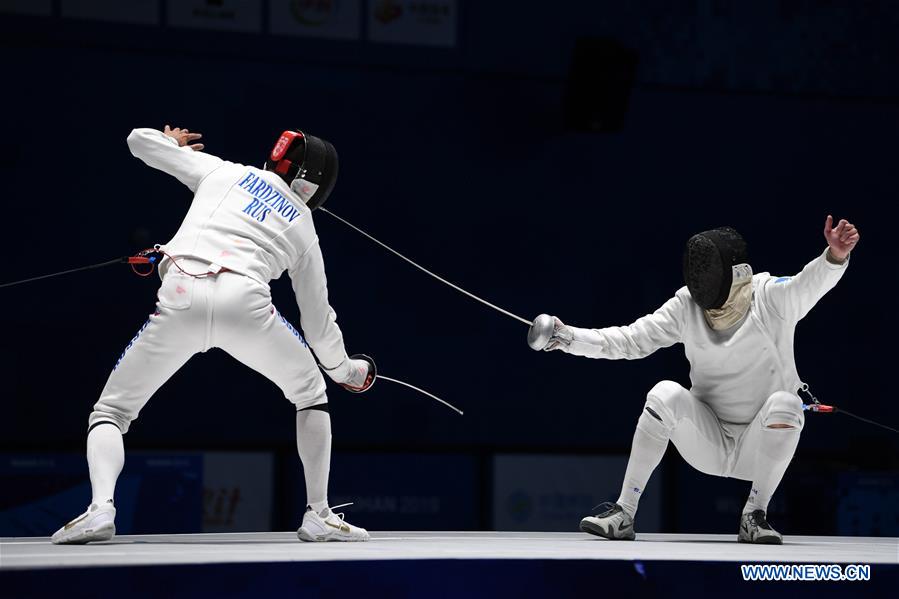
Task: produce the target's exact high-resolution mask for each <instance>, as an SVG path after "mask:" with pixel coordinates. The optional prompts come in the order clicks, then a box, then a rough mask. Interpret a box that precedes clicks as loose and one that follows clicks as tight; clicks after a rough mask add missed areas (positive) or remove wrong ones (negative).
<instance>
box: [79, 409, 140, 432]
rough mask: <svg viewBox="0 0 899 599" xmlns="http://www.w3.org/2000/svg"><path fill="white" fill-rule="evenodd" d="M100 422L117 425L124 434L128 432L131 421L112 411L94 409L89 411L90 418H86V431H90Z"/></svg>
mask: <svg viewBox="0 0 899 599" xmlns="http://www.w3.org/2000/svg"><path fill="white" fill-rule="evenodd" d="M101 424H112V425H114V426H117V427H118V428H119V431H121V433H122V434H123V435H124V434H125V433H127V432H128V427H129V425H130V424H131V421H129V420H128V419H126V418H124V417H122V416H120V415H118V414H113V413H112V412H100V411H98V410H94V411H93V412H91V415H90V418H88V419H87V432H88V433H90V432H91V431H92V430H94V429H95V428H96V427H98V426H100V425H101Z"/></svg>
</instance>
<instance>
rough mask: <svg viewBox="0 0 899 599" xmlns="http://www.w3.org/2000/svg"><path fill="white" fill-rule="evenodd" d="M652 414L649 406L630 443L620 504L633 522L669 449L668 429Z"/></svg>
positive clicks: (638, 422) (640, 419) (645, 409)
mask: <svg viewBox="0 0 899 599" xmlns="http://www.w3.org/2000/svg"><path fill="white" fill-rule="evenodd" d="M650 410H652V408H651V407H650V406H646V407H645V408H644V409H643V413H642V414H640V418H639V420H637V430H636V431H635V432H634V440H633V442H632V443H631V455H630V459H629V460H628V462H627V471H625V473H624V482H623V483H622V485H621V495H620V496H619V497H618V502H617V503H618V505H620V506H621V508H622V509H623V510H624V511H625V512H627V513H628V515H630V517H631V518H633V517H634V515H635V514H636V513H637V505H638V503H639V502H640V495H641V494H642V493H643V489H645V488H646V483H647V482H649V477H650V476H651V475H652V473H653V471H654V470H655V469H656V467H657V466H658V465H659V462H661V461H662V456H664V455H665V449H667V447H668V436H669V432H668V429H667V428H666V427H665V425H664V424H662V421H661V420H660V419H659V418H658V416H656V415H653V413H654V412H655V410H652V412H650Z"/></svg>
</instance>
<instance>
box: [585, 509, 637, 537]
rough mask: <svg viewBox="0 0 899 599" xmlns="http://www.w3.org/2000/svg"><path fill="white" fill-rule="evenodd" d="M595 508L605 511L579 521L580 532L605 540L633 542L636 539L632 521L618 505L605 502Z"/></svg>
mask: <svg viewBox="0 0 899 599" xmlns="http://www.w3.org/2000/svg"><path fill="white" fill-rule="evenodd" d="M597 507H599V508H600V509H603V510H605V511H603V512H600V513H599V514H597V515H595V516H587V517H586V518H584V519H583V520H581V530H582V531H584V532H588V533H590V534H591V535H596V536H598V537H605V538H606V539H616V540H623V541H633V540H634V538H636V535H634V519H633V518H631V517H630V516H629V515H628V513H627V512H625V511H624V510H623V509H622V508H621V506H620V505H618V504H617V503H611V502H608V501H607V502H605V503H601V504H599V505H598V506H597Z"/></svg>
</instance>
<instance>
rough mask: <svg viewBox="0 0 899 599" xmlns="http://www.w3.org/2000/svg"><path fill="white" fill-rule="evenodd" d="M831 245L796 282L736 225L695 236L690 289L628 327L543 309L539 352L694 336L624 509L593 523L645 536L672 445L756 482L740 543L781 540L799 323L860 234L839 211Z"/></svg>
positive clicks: (798, 423)
mask: <svg viewBox="0 0 899 599" xmlns="http://www.w3.org/2000/svg"><path fill="white" fill-rule="evenodd" d="M824 237H825V238H826V239H827V244H828V247H827V249H826V250H824V252H822V253H821V255H820V256H818V257H817V258H815V259H814V260H812V261H811V262H809V263H808V264H807V265H806V266H805V268H803V269H802V272H800V273H799V274H797V275H795V276H792V277H774V276H771V275H770V274H768V273H759V274H755V275H754V274H753V272H752V268H751V267H750V265H749V263H748V261H749V258H748V252H747V246H746V242H745V241H744V240H743V238H742V237H741V236H740V234H739V233H737V231H735V230H734V229H732V228H730V227H723V228H719V229H713V230H710V231H705V232H702V233H699V234H697V235H694V236H693V237H691V238H690V239H689V241H688V242H687V246H686V249H685V251H684V257H683V269H684V279H685V282H686V286H685V287H683V288H681V289H679V290H678V291H677V293H676V294H675V295H674V297H673V298H671V299H670V300H668V301H667V302H665V304H664V305H662V307H661V308H659V309H658V310H656V311H655V312H654V313H652V314H649V315H647V316H644V317H642V318H640V319H638V320H636V321H635V322H634V323H633V324H631V325H629V326H623V327H608V328H603V329H581V328H576V327H571V326H567V325H565V324H564V323H562V321H560V320H559V319H558V318H551V317H549V316H546V315H541V316H540V317H538V318H537V320H536V321H535V323H534V326H533V327H532V328H531V331H530V334H529V341H530V342H531V346H532V347H534V348H535V349H544V350H547V351H548V350H556V349H558V350H561V351H564V352H566V353H570V354H575V355H579V356H588V357H591V358H607V359H611V360H618V359H626V360H636V359H639V358H644V357H646V356H648V355H649V354H651V353H653V352H654V351H656V350H658V349H660V348H663V347H669V346H671V345H674V344H675V343H683V345H684V351H685V353H686V355H687V359H688V360H689V361H690V382H691V387H690V388H689V389H686V388H684V387H682V386H681V385H680V384H678V383H676V382H674V381H661V382H659V383H658V384H656V385H655V386H654V387H653V388H652V389H650V391H649V393H648V394H647V396H646V404H645V406H644V408H643V411H642V412H641V414H640V417H639V419H638V420H637V430H636V432H635V433H634V439H633V444H632V447H631V454H630V459H629V461H628V465H627V470H626V472H625V475H624V482H623V484H622V486H621V495H620V497H619V498H618V501H617V502H615V503H614V504H611V503H607V504H604V506H603V510H602V511H601V513H598V514H596V515H593V516H588V517H586V518H584V519H583V520H582V521H581V530H583V531H585V532H588V533H591V534H594V535H598V536H601V537H605V538H607V539H634V538H635V535H634V518H635V516H636V513H637V506H638V504H639V501H640V496H641V495H642V493H643V491H644V489H645V488H646V484H647V482H648V481H649V478H650V476H651V475H652V472H653V470H655V468H656V466H658V464H659V462H660V461H661V459H662V456H663V455H664V453H665V449H666V448H667V446H668V441H669V440H670V441H672V442H673V443H674V446H675V447H676V448H677V450H678V452H679V453H680V454H681V456H682V457H683V458H684V459H685V460H686V461H687V462H688V463H689V464H690V465H692V466H693V467H694V468H696V469H697V470H699V471H700V472H704V473H706V474H712V475H715V476H724V477H731V478H738V479H741V480H746V481H751V482H752V487H751V491H750V493H749V498H748V499H747V501H746V505H745V507H744V508H743V513H742V516H741V520H740V529H739V534H738V540H739V541H741V542H745V543H771V544H781V543H782V542H783V537H782V536H781V534H780V533H779V532H777V531H776V530H774V528H772V526H771V525H770V524H769V523H768V521H767V518H766V511H767V508H768V502H769V501H770V500H771V496H772V495H773V494H774V491H775V490H776V489H777V486H778V485H779V484H780V481H781V478H782V477H783V475H784V472H785V471H786V469H787V466H788V465H789V463H790V460H791V459H792V457H793V454H794V452H795V451H796V445H797V444H798V442H799V435H800V433H801V432H802V426H803V422H804V415H803V402H802V400H801V399H800V398H799V396H798V392H799V391H800V389H802V388H803V387H804V384H803V383H802V381H801V379H800V378H799V374H798V372H797V371H796V363H795V361H794V358H793V334H794V330H795V328H796V324H797V323H798V322H799V320H801V319H802V318H803V317H804V316H805V315H806V314H808V312H809V310H811V308H812V306H814V305H815V304H816V303H817V302H818V300H819V299H821V297H823V296H824V294H825V293H827V292H828V291H829V290H830V289H831V288H833V287H834V286H835V285H836V283H837V281H839V280H840V277H842V276H843V273H844V272H845V271H846V267H847V264H848V262H849V252H850V251H851V250H852V249H853V248H854V247H855V245H856V243H858V239H859V233H858V230H857V229H856V228H855V226H853V225H852V224H850V223H848V222H847V221H845V220H841V221H840V222H839V224H838V225H837V226H836V227H835V228H834V227H833V219H832V217H830V216H828V217H827V220H826V223H825V227H824Z"/></svg>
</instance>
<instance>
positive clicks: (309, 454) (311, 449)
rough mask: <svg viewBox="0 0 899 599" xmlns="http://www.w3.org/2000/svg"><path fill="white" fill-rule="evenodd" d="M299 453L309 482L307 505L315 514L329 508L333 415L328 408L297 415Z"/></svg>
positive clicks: (315, 408)
mask: <svg viewBox="0 0 899 599" xmlns="http://www.w3.org/2000/svg"><path fill="white" fill-rule="evenodd" d="M297 452H298V453H299V454H300V461H302V462H303V473H304V475H305V478H306V503H307V504H308V505H309V506H311V507H312V509H313V510H315V511H316V512H322V511H323V510H324V509H325V508H327V507H328V475H329V474H330V471H331V415H330V414H328V404H321V405H318V406H313V407H311V408H306V409H304V410H300V411H298V412H297Z"/></svg>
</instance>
